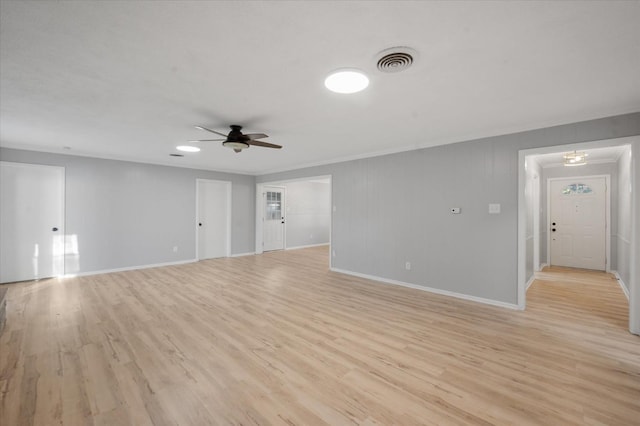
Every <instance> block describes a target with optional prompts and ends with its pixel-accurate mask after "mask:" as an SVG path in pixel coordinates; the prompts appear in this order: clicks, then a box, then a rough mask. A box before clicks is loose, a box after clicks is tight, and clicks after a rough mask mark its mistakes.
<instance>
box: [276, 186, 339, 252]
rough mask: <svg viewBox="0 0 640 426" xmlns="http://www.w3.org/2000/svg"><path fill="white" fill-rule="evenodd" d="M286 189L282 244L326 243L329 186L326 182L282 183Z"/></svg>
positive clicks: (329, 210) (328, 219)
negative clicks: (284, 229) (284, 242)
mask: <svg viewBox="0 0 640 426" xmlns="http://www.w3.org/2000/svg"><path fill="white" fill-rule="evenodd" d="M284 186H285V191H286V230H287V231H286V246H285V247H286V248H295V247H304V246H309V245H316V244H326V243H329V230H330V229H331V187H330V183H329V181H328V180H327V181H326V182H318V181H298V182H287V183H285V184H284Z"/></svg>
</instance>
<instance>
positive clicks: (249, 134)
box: [244, 133, 269, 139]
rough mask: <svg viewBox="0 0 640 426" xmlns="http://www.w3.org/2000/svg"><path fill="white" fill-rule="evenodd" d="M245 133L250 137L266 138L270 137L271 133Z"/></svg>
mask: <svg viewBox="0 0 640 426" xmlns="http://www.w3.org/2000/svg"><path fill="white" fill-rule="evenodd" d="M244 135H245V136H246V137H248V138H249V139H264V138H268V137H269V135H265V134H264V133H245V134H244Z"/></svg>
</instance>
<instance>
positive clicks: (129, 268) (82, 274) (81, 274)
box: [62, 259, 197, 278]
mask: <svg viewBox="0 0 640 426" xmlns="http://www.w3.org/2000/svg"><path fill="white" fill-rule="evenodd" d="M194 262H197V259H187V260H178V261H176V262H163V263H152V264H149V265H136V266H126V267H124V268H114V269H102V270H99V271H88V272H78V273H75V274H65V275H63V276H62V278H73V277H85V276H89V275H100V274H111V273H113V272H125V271H135V270H138V269H149V268H160V267H162V266H174V265H184V264H185V263H194Z"/></svg>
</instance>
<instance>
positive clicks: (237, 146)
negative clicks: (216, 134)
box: [222, 141, 249, 152]
mask: <svg viewBox="0 0 640 426" xmlns="http://www.w3.org/2000/svg"><path fill="white" fill-rule="evenodd" d="M222 145H223V146H226V147H227V148H231V149H233V150H234V151H235V152H239V151H242V150H243V149H247V148H249V144H248V143H246V142H239V141H225V142H222Z"/></svg>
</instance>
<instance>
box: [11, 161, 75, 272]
mask: <svg viewBox="0 0 640 426" xmlns="http://www.w3.org/2000/svg"><path fill="white" fill-rule="evenodd" d="M0 164H7V165H9V166H19V167H23V168H40V169H43V168H46V169H53V170H57V171H59V172H61V175H62V176H61V179H60V198H61V200H60V212H59V214H60V217H61V223H60V228H59V229H58V231H61V232H60V235H62V254H61V263H62V271H59V273H58V274H57V275H53V277H64V276H65V275H66V269H67V264H66V257H67V233H66V230H67V216H66V199H67V196H66V189H67V170H66V168H65V167H64V166H52V165H49V164H34V163H19V162H16V161H0ZM43 278H50V277H38V278H37V279H43Z"/></svg>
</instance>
